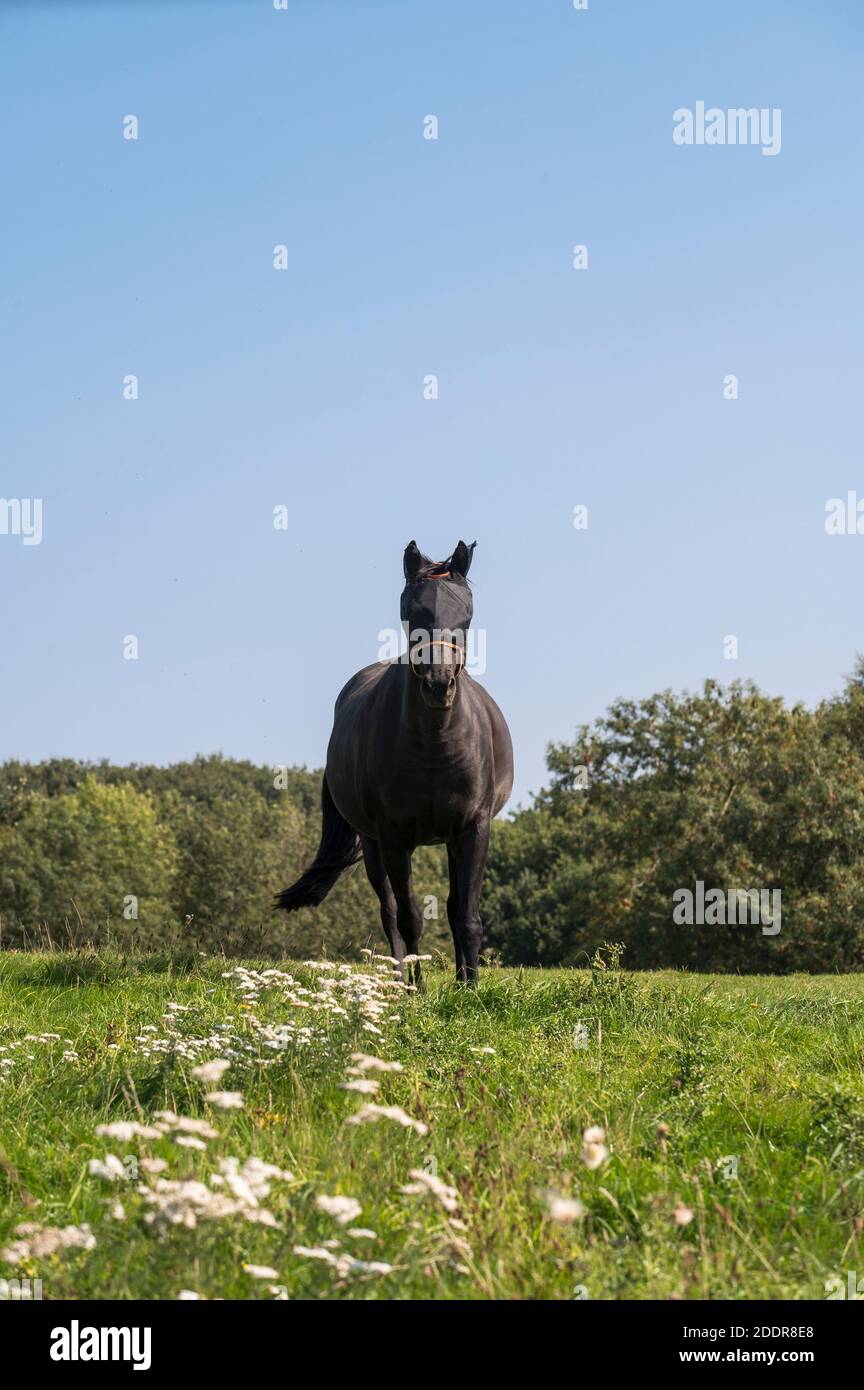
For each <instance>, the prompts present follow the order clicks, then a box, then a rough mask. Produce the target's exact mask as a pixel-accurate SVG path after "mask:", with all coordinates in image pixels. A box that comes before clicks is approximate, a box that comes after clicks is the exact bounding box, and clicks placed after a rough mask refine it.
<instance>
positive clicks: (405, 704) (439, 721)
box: [401, 666, 465, 747]
mask: <svg viewBox="0 0 864 1390" xmlns="http://www.w3.org/2000/svg"><path fill="white" fill-rule="evenodd" d="M402 669H403V670H404V671H405V676H406V678H407V679H406V680H405V682H404V686H403V690H402V706H401V732H403V733H405V734H406V735H407V736H408V737H409V738H410V739H411V741H412V742H416V743H423V744H428V745H429V746H430V747H431V746H440V745H441V744H449V743H453V742H455V741H456V740H457V739H459V738H460V737H461V736H462V734H463V732H464V724H465V720H464V698H463V697H464V691H463V690H462V688H461V687H457V690H456V699H455V700H454V701H453V704H452V705H451V707H450V709H448V710H432V709H429V707H428V706H427V705H425V704H424V702H423V696H422V695H421V694H420V682H419V680H418V679H417V677H416V676H415V675H414V672H413V671H412V670H411V669H410V667H408V666H405V667H403V668H402ZM458 679H459V680H461V677H459V678H458Z"/></svg>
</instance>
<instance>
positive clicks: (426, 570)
mask: <svg viewBox="0 0 864 1390" xmlns="http://www.w3.org/2000/svg"><path fill="white" fill-rule="evenodd" d="M476 544H477V542H476V541H473V542H472V544H471V545H470V546H469V547H468V549H469V551H470V552H471V554H472V555H473V553H474V546H475V545H476ZM452 563H453V556H452V555H448V556H447V559H446V560H436V561H434V563H433V562H432V561H430V562H429V564H428V565H424V566H423V567H422V569H419V570H418V571H417V573H416V574H415V575H414V578H413V579H412V580H411V583H412V584H417V583H418V582H419V581H420V580H421V579H435V578H436V577H437V576H438V575H440V574H446V575H447V576H448V577H449V578H450V579H452V580H453V581H454V583H456V584H464V585H465V587H466V589H470V588H471V585H470V584H469V583H468V580H467V579H466V577H465V575H464V574H459V573H458V572H457V571H455V570H451V568H450V566H451V564H452Z"/></svg>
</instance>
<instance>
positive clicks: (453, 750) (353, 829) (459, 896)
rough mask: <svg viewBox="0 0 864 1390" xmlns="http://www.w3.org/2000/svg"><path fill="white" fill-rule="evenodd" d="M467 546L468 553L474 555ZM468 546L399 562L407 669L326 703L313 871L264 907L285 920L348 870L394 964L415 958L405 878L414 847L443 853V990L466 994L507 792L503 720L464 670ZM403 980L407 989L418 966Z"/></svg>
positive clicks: (363, 680) (396, 667)
mask: <svg viewBox="0 0 864 1390" xmlns="http://www.w3.org/2000/svg"><path fill="white" fill-rule="evenodd" d="M475 544H476V542H475ZM473 553H474V545H471V546H467V545H466V544H465V542H464V541H460V542H459V544H458V545H457V547H456V549H455V550H454V552H453V554H452V555H451V556H450V558H449V560H443V561H441V562H439V563H437V564H436V563H433V561H431V560H429V559H428V558H427V556H425V555H423V554H421V552H420V551H419V550H418V549H417V546H416V544H415V543H414V541H411V543H410V545H408V546H406V549H405V554H404V557H403V566H404V570H405V588H404V589H403V591H402V600H401V605H400V612H401V617H402V621H403V625H404V626H405V628H406V631H407V634H408V652H407V654H406V658H404V659H400V658H397V659H396V660H395V661H384V662H376V663H375V665H374V666H367V667H365V668H364V669H363V670H362V671H358V673H357V675H356V676H354V677H353V678H352V679H351V680H350V681H349V682H348V684H347V685H346V686H345V688H344V690H343V691H342V693H341V694H340V696H339V698H338V700H337V701H336V710H335V715H334V721H333V733H332V735H331V737H330V745H329V747H328V749H327V767H326V770H325V773H324V783H323V787H322V793H321V800H322V809H323V813H324V823H323V827H322V831H321V843H320V845H319V846H318V853H317V855H316V856H315V860H314V863H313V864H312V865H311V866H310V867H309V868H308V869H307V870H306V872H305V873H304V875H303V877H302V878H300V879H298V881H297V882H296V883H295V884H294V885H293V886H292V887H291V888H286V889H285V891H284V892H282V893H280V894H279V896H278V898H277V900H276V901H277V906H278V907H281V908H284V909H285V911H286V912H293V911H294V909H295V908H298V907H308V906H314V905H317V904H318V903H320V902H321V901H322V899H323V898H324V897H325V896H326V895H327V893H329V891H330V889H331V888H332V887H333V885H334V883H335V882H336V880H337V879H338V877H339V875H340V874H342V873H343V872H344V871H345V870H346V869H348V868H350V866H351V865H352V864H355V863H357V861H358V860H359V859H360V858H361V856H362V858H363V859H364V860H365V863H366V874H367V876H368V878H369V882H370V883H371V884H372V887H373V888H374V889H375V892H376V893H377V894H378V898H379V901H380V903H381V922H382V925H383V927H384V932H385V934H386V936H387V940H388V941H389V943H390V950H391V953H392V955H393V956H394V957H395V959H396V960H397V961H398V962H399V968H400V973H401V972H402V961H403V959H404V957H405V956H406V955H409V956H411V955H416V954H417V951H418V946H419V942H420V933H421V931H422V919H421V915H420V910H419V908H418V906H417V901H416V898H415V896H414V889H413V884H412V875H411V855H412V853H413V852H414V850H415V849H416V848H417V846H418V845H436V844H446V846H447V859H448V863H449V868H450V893H449V896H448V898H447V916H448V919H449V922H450V929H451V931H452V933H453V942H454V945H455V950H456V978H457V980H460V981H466V982H468V983H473V982H474V981H475V980H476V979H477V961H478V956H479V953H480V945H481V942H482V940H483V928H482V925H481V923H480V914H479V902H480V888H481V884H482V881H483V870H484V868H485V865H486V855H487V852H488V848H489V830H490V826H491V823H492V818H493V817H494V816H496V815H497V814H498V812H499V811H500V810H501V808H502V806H503V805H504V803H505V802H506V800H507V798H508V796H509V795H510V789H511V787H512V785H513V747H512V744H511V742H510V732H509V730H508V728H507V725H506V723H505V721H504V716H503V715H502V713H501V711H500V710H499V708H498V706H497V705H496V703H495V701H494V700H493V699H492V697H491V695H487V693H486V691H485V690H484V689H483V688H482V687H481V686H479V685H477V684H476V683H475V682H474V681H473V680H472V679H471V677H470V676H469V675H468V674H467V672H466V671H465V669H464V667H465V649H466V637H467V631H468V626H469V624H470V622H471V618H472V614H473V604H472V601H471V590H470V589H469V587H468V582H467V579H466V575H467V574H468V570H469V568H470V565H471V558H472V555H473ZM411 977H412V978H413V979H414V981H415V983H417V984H418V985H419V984H420V982H421V981H420V967H419V965H414V969H413V971H412V972H411Z"/></svg>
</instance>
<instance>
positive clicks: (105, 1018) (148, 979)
mask: <svg viewBox="0 0 864 1390" xmlns="http://www.w3.org/2000/svg"><path fill="white" fill-rule="evenodd" d="M609 964H610V961H609V958H608V957H607V959H606V962H605V964H604V963H602V962H597V963H595V968H593V969H591V970H584V971H568V970H550V971H536V970H535V971H524V972H517V971H510V970H501V969H493V970H487V971H486V972H485V973H484V976H483V979H482V981H481V984H480V987H479V988H478V989H477V990H476V991H467V990H464V989H457V988H456V987H454V986H453V985H452V984H451V983H450V971H451V966H450V963H449V962H447V964H446V969H445V966H444V963H443V962H441V963H440V964H437V963H436V964H435V965H433V967H432V968H431V973H430V974H429V975H428V979H429V990H428V992H427V993H425V994H406V993H405V992H404V991H403V990H401V989H400V988H398V987H394V986H393V982H392V980H391V978H390V973H389V967H387V965H386V963H384V964H383V965H382V964H381V963H380V962H378V963H377V968H376V965H375V964H372V963H366V964H361V965H356V966H350V967H349V966H342V967H339V966H335V965H334V966H331V967H325V968H323V969H322V968H313V967H312V966H309V965H302V964H299V963H296V962H282V963H279V965H278V967H275V970H276V973H272V972H273V971H274V967H273V965H272V963H271V964H268V963H265V962H248V961H247V962H242V963H240V962H236V961H224V960H221V959H216V958H203V957H200V958H194V957H190V958H188V959H182V958H177V959H173V960H168V959H158V958H150V959H148V958H142V959H138V960H133V961H128V960H126V961H124V960H121V959H120V958H118V957H111V956H99V955H94V954H89V955H88V954H81V955H63V954H47V953H46V954H44V955H40V954H11V953H10V954H4V955H0V1049H2V1050H0V1074H2V1075H3V1077H4V1079H3V1080H2V1081H0V1144H2V1150H0V1192H2V1202H0V1246H2V1247H3V1261H4V1262H3V1263H2V1264H0V1277H5V1278H6V1279H7V1280H9V1279H13V1278H16V1277H17V1278H23V1277H25V1276H29V1277H30V1278H31V1279H33V1278H37V1277H38V1278H41V1280H42V1294H43V1297H44V1298H70V1297H71V1298H85V1299H90V1298H135V1297H143V1298H157V1299H176V1298H178V1297H179V1296H180V1295H181V1293H182V1292H183V1291H189V1293H191V1294H195V1295H198V1296H200V1297H202V1298H255V1299H274V1298H280V1297H281V1298H284V1297H286V1296H287V1297H288V1298H353V1299H378V1298H421V1299H488V1298H504V1299H507V1298H520V1299H522V1298H542V1299H574V1298H590V1299H646V1298H661V1299H668V1298H682V1299H707V1298H714V1299H716V1298H732V1299H750V1298H769V1299H800V1298H824V1297H825V1282H826V1280H828V1279H831V1278H834V1277H839V1278H840V1279H842V1280H843V1281H844V1283H845V1280H846V1271H848V1270H858V1271H860V1272H861V1273H864V1251H862V1249H861V1244H862V1240H861V1237H862V1228H864V1185H862V1179H864V1084H862V1062H864V980H862V979H861V978H860V977H839V978H834V977H819V978H803V977H792V978H787V979H773V978H765V977H758V978H744V979H741V978H728V977H709V976H683V975H671V974H651V975H632V974H628V973H627V972H626V971H621V970H617V969H614V968H608V967H609ZM267 971H270V972H271V973H270V974H266V973H264V972H267ZM226 972H227V973H226ZM51 1035H57V1036H51ZM352 1054H358V1058H355V1059H354V1060H352ZM360 1054H362V1056H359V1055H360ZM363 1057H365V1058H367V1059H368V1058H369V1057H375V1058H378V1059H381V1060H383V1061H385V1062H388V1063H399V1064H401V1070H396V1069H393V1070H386V1071H383V1070H380V1069H377V1068H376V1067H375V1066H374V1065H373V1064H372V1063H371V1062H370V1061H368V1060H363ZM212 1059H224V1060H225V1061H227V1062H229V1063H230V1066H229V1067H228V1068H227V1070H225V1071H224V1075H223V1076H222V1077H221V1079H219V1080H217V1079H214V1077H215V1073H214V1074H213V1076H211V1079H210V1080H207V1079H206V1077H205V1078H199V1077H197V1076H195V1075H193V1070H194V1068H195V1067H196V1066H200V1065H201V1063H203V1062H207V1061H210V1060H212ZM217 1070H218V1069H217ZM346 1082H347V1083H349V1085H350V1086H351V1087H352V1089H342V1088H341V1087H342V1086H344V1084H345V1083H346ZM357 1082H359V1083H361V1085H360V1088H359V1089H353V1087H354V1086H355V1083H357ZM376 1084H377V1087H378V1089H377V1090H375V1089H374V1088H375V1085H376ZM226 1092H227V1093H230V1094H229V1095H228V1098H227V1099H226V1095H225V1093H226ZM214 1093H215V1094H216V1095H217V1096H218V1097H219V1099H218V1100H215V1101H214V1100H208V1099H206V1098H205V1097H206V1096H207V1095H212V1094H214ZM236 1093H240V1096H239V1097H238V1095H237V1094H236ZM241 1098H242V1104H243V1108H242V1109H241V1108H225V1106H232V1105H233V1106H235V1107H236V1106H238V1105H239V1104H240V1100H241ZM370 1104H371V1105H373V1106H375V1105H378V1106H382V1107H385V1108H386V1107H399V1108H400V1109H399V1110H398V1111H397V1113H396V1117H395V1118H394V1117H393V1116H392V1115H384V1116H379V1117H378V1118H377V1120H376V1119H375V1117H374V1112H373V1113H372V1114H367V1115H366V1118H365V1120H363V1121H362V1122H356V1118H355V1117H357V1115H358V1112H360V1113H361V1114H362V1112H363V1107H364V1106H367V1105H370ZM190 1120H191V1121H192V1123H190V1122H189V1121H190ZM123 1121H129V1122H134V1124H135V1125H137V1126H138V1127H139V1128H138V1130H137V1131H136V1132H134V1133H132V1132H129V1131H128V1130H123V1129H121V1130H114V1131H113V1132H109V1133H108V1134H104V1133H103V1134H101V1135H100V1134H97V1132H96V1130H97V1126H103V1125H116V1124H117V1123H118V1122H123ZM202 1122H203V1123H202ZM598 1128H599V1129H602V1131H603V1134H602V1135H599V1134H596V1133H595V1134H593V1135H592V1134H590V1133H589V1136H588V1140H587V1142H586V1141H585V1139H584V1132H585V1131H586V1130H589V1131H590V1130H592V1129H594V1130H596V1129H598ZM202 1131H203V1132H202ZM190 1140H192V1141H193V1142H192V1143H191V1144H190V1143H189V1141H190ZM109 1154H110V1155H113V1156H114V1160H116V1161H112V1160H111V1159H109V1158H108V1157H107V1155H109ZM251 1158H254V1159H257V1160H259V1162H258V1163H257V1164H255V1163H253V1164H251V1165H250V1164H249V1162H248V1160H249V1159H251ZM93 1160H95V1161H96V1164H95V1168H96V1171H91V1162H92V1161H93ZM232 1160H233V1162H232ZM262 1164H265V1165H273V1167H274V1168H275V1169H276V1170H278V1172H276V1173H273V1172H271V1171H270V1170H269V1169H268V1168H266V1167H262ZM412 1170H414V1171H415V1173H418V1172H419V1174H420V1176H419V1177H417V1176H414V1177H412V1176H411V1171H412ZM430 1175H431V1180H430ZM436 1179H437V1181H436ZM406 1187H408V1188H410V1189H414V1190H411V1191H407V1192H406V1191H404V1190H403V1189H404V1188H406ZM268 1189H269V1190H268ZM333 1197H343V1198H346V1197H347V1198H353V1199H356V1206H355V1205H354V1204H352V1203H348V1204H339V1203H337V1204H335V1205H334V1204H333V1203H331V1202H329V1201H328V1200H327V1199H329V1198H333ZM319 1198H323V1199H325V1200H324V1201H323V1203H321V1202H319V1200H318V1199H319ZM343 1206H344V1210H343ZM358 1207H359V1210H358V1209H357V1208H358ZM20 1223H26V1225H25V1229H24V1230H23V1231H19V1232H18V1233H16V1228H17V1227H18V1226H19V1225H20ZM85 1223H86V1225H87V1226H88V1227H89V1229H90V1233H92V1234H88V1232H87V1231H84V1232H83V1234H81V1233H78V1234H73V1235H72V1236H71V1237H68V1238H67V1239H70V1240H71V1241H72V1242H83V1246H84V1247H89V1248H82V1246H81V1245H76V1244H74V1243H73V1244H72V1245H71V1247H70V1248H65V1249H58V1250H55V1251H53V1253H52V1250H51V1247H52V1245H55V1244H57V1241H58V1239H59V1238H57V1237H55V1236H52V1234H51V1229H52V1228H63V1227H67V1226H70V1225H71V1226H74V1227H78V1228H80V1227H82V1226H83V1225H84V1224H85ZM46 1228H47V1230H48V1234H47V1235H46V1234H45V1231H46ZM370 1233H374V1234H370ZM94 1242H95V1243H94ZM246 1266H250V1267H251V1268H250V1269H247V1268H246ZM256 1267H261V1268H262V1269H263V1270H265V1271H267V1270H270V1271H271V1272H270V1273H267V1272H264V1273H261V1270H260V1269H257V1270H256ZM184 1296H188V1294H186V1295H184Z"/></svg>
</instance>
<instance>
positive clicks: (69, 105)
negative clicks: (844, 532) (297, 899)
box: [0, 0, 864, 800]
mask: <svg viewBox="0 0 864 1390" xmlns="http://www.w3.org/2000/svg"><path fill="white" fill-rule="evenodd" d="M862 17H864V11H862V9H861V7H860V6H858V5H855V4H852V3H848V4H840V3H822V4H819V5H814V4H811V3H805V2H804V0H746V3H743V2H740V3H739V0H731V2H730V3H725V4H723V5H722V6H705V5H695V4H693V3H692V0H686V3H684V2H683V0H682V3H679V2H678V0H664V2H663V3H662V4H654V5H651V4H645V3H641V2H640V3H636V0H626V3H607V0H590V6H589V10H588V11H587V12H576V11H574V10H573V9H572V6H571V3H570V0H542V2H541V3H533V4H527V3H511V2H510V0H477V2H476V3H472V4H470V5H468V4H465V3H464V0H460V2H459V3H456V2H455V0H453V2H451V0H443V2H441V3H437V4H435V5H427V4H421V3H416V2H414V3H410V2H409V0H402V2H401V3H397V2H396V0H390V2H389V3H382V2H380V0H379V3H375V2H374V0H352V2H351V3H348V0H344V3H340V2H339V0H317V2H315V3H313V2H312V0H305V2H304V0H289V8H288V10H287V12H282V11H275V10H274V9H273V7H272V3H271V0H246V3H232V0H222V3H209V4H208V3H191V0H190V3H186V4H183V3H177V4H168V3H150V4H145V3H132V2H131V0H129V3H120V0H116V2H115V3H110V2H109V0H101V2H100V3H97V2H96V0H93V3H90V4H76V3H74V2H73V0H69V3H65V4H63V5H60V4H56V3H55V4H44V5H38V6H37V5H23V4H20V5H17V4H14V3H6V4H4V5H3V6H2V8H0V50H2V57H0V66H2V75H3V80H2V83H0V105H2V113H0V132H2V135H0V139H2V147H3V148H2V159H3V168H4V192H5V194H6V199H5V202H6V210H5V213H4V217H3V219H2V225H0V241H2V255H0V277H2V287H0V288H2V300H3V319H4V324H5V329H6V331H5V333H4V335H3V340H4V341H3V347H2V361H0V373H2V382H3V387H4V388H5V389H4V393H3V394H4V400H5V403H4V407H3V411H2V418H0V430H2V453H0V496H3V497H6V498H27V497H29V498H36V497H40V498H42V499H43V508H44V511H43V538H42V542H41V544H39V545H32V546H25V545H24V544H23V541H22V538H21V537H20V536H13V535H0V595H2V623H3V644H2V651H3V678H2V681H0V758H2V757H20V758H30V759H40V758H44V757H48V756H52V755H69V756H75V757H81V758H100V757H107V758H110V759H112V760H114V761H116V762H131V761H139V762H141V761H146V762H149V761H154V762H162V763H164V762H170V761H174V760H177V759H180V758H185V757H190V756H192V755H194V754H195V753H198V752H202V753H208V752H214V751H218V750H222V751H223V752H224V753H226V754H230V755H233V756H237V757H249V758H252V759H254V760H256V761H261V762H269V763H271V764H275V763H292V764H293V763H304V762H305V763H307V764H308V765H312V766H318V765H320V764H321V763H322V762H323V757H324V752H325V748H326V743H327V738H328V735H329V729H330V721H331V714H332V705H333V701H334V699H335V697H336V694H337V693H338V691H339V689H340V687H341V685H342V684H343V683H344V681H345V680H346V679H347V678H348V677H349V676H350V675H351V674H352V673H353V671H354V670H356V669H357V668H358V667H359V666H361V665H364V664H366V663H367V662H368V661H370V660H373V659H375V656H376V653H377V636H378V632H379V630H380V629H381V628H385V627H388V626H395V625H396V623H397V622H398V598H399V591H400V588H401V554H402V549H403V547H404V545H405V543H406V542H407V541H408V540H410V539H412V538H416V539H417V541H418V543H419V545H420V546H421V548H422V549H424V550H425V551H427V553H429V554H430V555H432V556H433V557H435V558H439V557H443V556H444V555H446V554H447V553H449V551H450V550H451V549H452V547H453V546H454V545H455V543H456V541H457V540H458V539H459V538H460V537H463V538H464V539H465V540H466V541H469V542H470V541H472V540H474V539H475V538H476V540H477V541H478V547H477V552H476V555H475V558H474V567H473V570H472V579H473V581H474V602H475V622H476V624H477V625H479V626H481V627H483V628H485V629H486V631H487V634H488V637H487V654H488V666H487V671H486V674H485V676H484V678H483V679H484V682H485V684H486V685H487V686H488V688H489V689H490V690H491V692H492V693H493V695H494V696H495V698H496V699H497V700H498V703H499V704H500V705H501V707H502V709H503V710H504V712H505V714H506V715H507V717H508V719H509V721H510V725H511V729H512V732H513V736H514V745H515V751H516V799H519V798H521V799H523V800H524V798H525V797H526V795H527V793H528V791H529V790H532V789H533V790H536V789H537V788H538V787H539V786H540V785H541V783H542V781H543V780H544V751H545V746H546V743H547V741H548V740H550V739H565V738H568V737H570V736H571V735H572V734H573V732H574V730H575V728H576V726H577V725H578V724H579V723H580V722H582V721H587V720H591V719H593V718H595V717H596V716H597V715H599V714H601V713H602V711H603V710H604V708H605V707H606V705H607V704H608V703H609V701H611V700H612V699H613V698H615V697H616V696H618V695H626V696H631V697H638V696H641V695H646V694H648V693H650V692H651V691H654V690H657V689H661V688H665V687H670V686H671V687H673V688H678V689H680V688H683V687H688V688H691V689H692V688H696V687H698V686H699V685H700V684H701V682H702V681H703V680H704V678H705V677H707V676H714V677H717V678H720V679H722V680H729V679H732V678H734V677H736V676H737V677H752V678H753V679H755V680H756V681H757V682H758V683H759V684H760V685H761V686H762V687H763V688H764V689H766V690H767V691H770V692H772V693H776V694H782V695H784V696H786V697H787V699H789V700H804V701H807V702H814V701H816V700H818V699H820V698H822V697H823V696H825V695H827V694H829V693H830V692H831V691H833V690H836V689H837V688H839V686H840V685H841V684H842V677H843V674H844V673H845V672H847V671H848V670H849V669H850V668H851V665H852V661H853V657H854V652H855V651H856V649H858V648H864V619H862V617H861V607H862V605H861V593H862V583H861V575H862V565H864V536H828V535H826V533H825V528H824V516H825V504H826V502H827V500H828V499H829V498H832V497H835V496H845V494H846V492H847V491H848V490H849V489H857V490H858V491H859V493H860V494H861V496H862V497H864V467H862V451H861V425H860V400H861V367H862V345H861V338H862V324H864V316H862V303H861V265H860V257H861V251H860V248H861V240H862V198H864V193H862V185H861V178H860V70H861V60H862V31H864V19H862ZM699 100H704V101H705V102H706V104H707V105H709V106H711V105H714V106H717V107H720V108H724V109H725V108H728V107H737V106H746V107H750V106H755V107H760V108H761V107H767V108H780V109H781V111H782V148H781V152H780V154H779V155H777V156H776V157H773V158H768V157H765V156H763V155H762V153H761V151H760V149H759V148H758V147H755V148H754V147H741V146H738V147H730V146H724V147H707V146H691V147H679V146H677V145H676V144H675V143H674V142H673V139H672V130H673V119H672V113H673V111H675V110H676V109H677V108H680V107H691V108H692V107H694V106H695V104H696V102H697V101H699ZM129 114H134V115H137V116H138V118H139V120H140V137H139V139H138V140H137V141H131V140H124V139H123V124H122V123H123V118H124V116H126V115H129ZM429 114H434V115H436V116H437V118H438V121H439V138H438V140H437V141H432V140H424V139H423V118H424V117H425V116H426V115H429ZM280 243H281V244H285V245H286V246H287V248H288V269H287V270H285V271H276V270H274V268H273V264H272V261H273V247H274V245H276V244H280ZM576 243H580V244H585V245H586V246H587V247H588V257H589V264H588V269H587V270H584V271H576V270H574V269H573V267H572V264H571V261H572V257H571V248H572V247H573V245H574V244H576ZM130 373H134V374H135V375H137V376H138V378H139V382H140V397H139V399H138V400H136V401H128V400H124V398H123V393H122V384H123V378H124V377H125V376H126V375H127V374H130ZM429 373H435V374H436V375H437V376H438V377H439V398H438V399H437V400H435V401H428V400H425V399H424V396H423V379H424V377H425V376H426V375H427V374H429ZM728 374H735V375H736V376H737V377H738V380H739V398H738V399H737V400H734V401H730V400H726V399H724V395H723V379H724V377H725V376H727V375H728ZM279 504H284V505H286V506H287V508H288V517H289V520H288V526H287V529H286V530H282V531H277V530H275V529H274V527H273V508H274V506H277V505H279ZM577 504H584V505H587V507H588V509H589V512H588V515H589V525H588V529H587V530H585V531H577V530H575V529H574V528H573V525H572V513H573V508H574V506H576V505H577ZM127 634H135V635H136V636H137V637H138V639H139V643H140V648H139V653H140V654H139V659H138V660H137V661H128V660H124V658H123V639H124V637H125V636H126V635H127ZM727 634H735V635H736V636H737V638H738V642H739V658H738V660H737V661H729V660H724V658H723V639H724V637H725V636H726V635H727Z"/></svg>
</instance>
